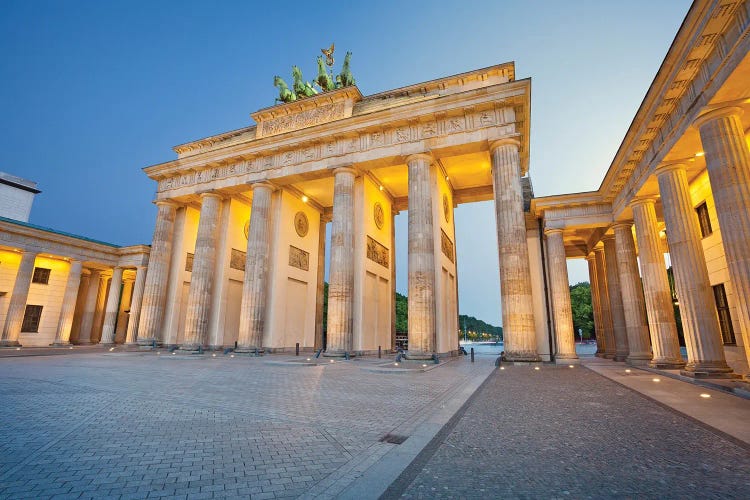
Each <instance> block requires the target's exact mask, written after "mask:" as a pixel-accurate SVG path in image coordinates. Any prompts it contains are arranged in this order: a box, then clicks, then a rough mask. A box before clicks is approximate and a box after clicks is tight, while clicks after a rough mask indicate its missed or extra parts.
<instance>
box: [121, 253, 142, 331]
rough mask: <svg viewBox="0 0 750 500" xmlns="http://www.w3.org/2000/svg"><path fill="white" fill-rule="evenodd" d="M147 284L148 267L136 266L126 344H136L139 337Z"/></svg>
mask: <svg viewBox="0 0 750 500" xmlns="http://www.w3.org/2000/svg"><path fill="white" fill-rule="evenodd" d="M145 286H146V268H145V267H143V266H138V267H136V268H135V284H133V296H132V298H131V299H130V317H129V319H128V331H127V333H126V334H125V344H131V345H132V344H135V343H136V340H137V339H138V321H139V319H140V317H141V304H142V302H143V289H144V288H145Z"/></svg>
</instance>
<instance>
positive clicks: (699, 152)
mask: <svg viewBox="0 0 750 500" xmlns="http://www.w3.org/2000/svg"><path fill="white" fill-rule="evenodd" d="M705 155H706V153H705V152H704V151H698V152H697V153H695V156H705Z"/></svg>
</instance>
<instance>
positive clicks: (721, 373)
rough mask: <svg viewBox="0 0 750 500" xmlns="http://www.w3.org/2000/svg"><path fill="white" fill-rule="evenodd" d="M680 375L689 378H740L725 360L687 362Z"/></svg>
mask: <svg viewBox="0 0 750 500" xmlns="http://www.w3.org/2000/svg"><path fill="white" fill-rule="evenodd" d="M680 375H683V376H685V377H690V378H730V379H736V378H740V375H738V374H736V373H734V372H733V371H732V368H731V367H730V366H729V365H727V363H726V361H704V362H699V363H688V364H686V365H685V368H684V369H683V370H680Z"/></svg>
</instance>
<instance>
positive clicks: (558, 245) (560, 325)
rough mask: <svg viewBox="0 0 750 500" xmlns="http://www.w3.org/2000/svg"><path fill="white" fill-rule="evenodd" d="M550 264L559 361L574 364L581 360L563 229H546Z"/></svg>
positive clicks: (557, 358)
mask: <svg viewBox="0 0 750 500" xmlns="http://www.w3.org/2000/svg"><path fill="white" fill-rule="evenodd" d="M544 234H545V235H546V236H547V262H548V263H549V277H550V290H551V292H552V316H553V318H554V322H555V341H556V343H557V354H556V355H555V360H556V361H557V362H560V363H564V364H570V363H572V362H574V361H578V355H577V354H576V343H575V332H574V331H573V310H572V308H571V305H570V285H569V283H568V265H567V258H566V256H565V243H564V241H563V231H562V229H546V230H545V231H544Z"/></svg>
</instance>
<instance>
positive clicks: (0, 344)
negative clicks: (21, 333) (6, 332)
mask: <svg viewBox="0 0 750 500" xmlns="http://www.w3.org/2000/svg"><path fill="white" fill-rule="evenodd" d="M0 347H23V346H22V345H21V344H20V343H19V342H18V341H17V340H0Z"/></svg>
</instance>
